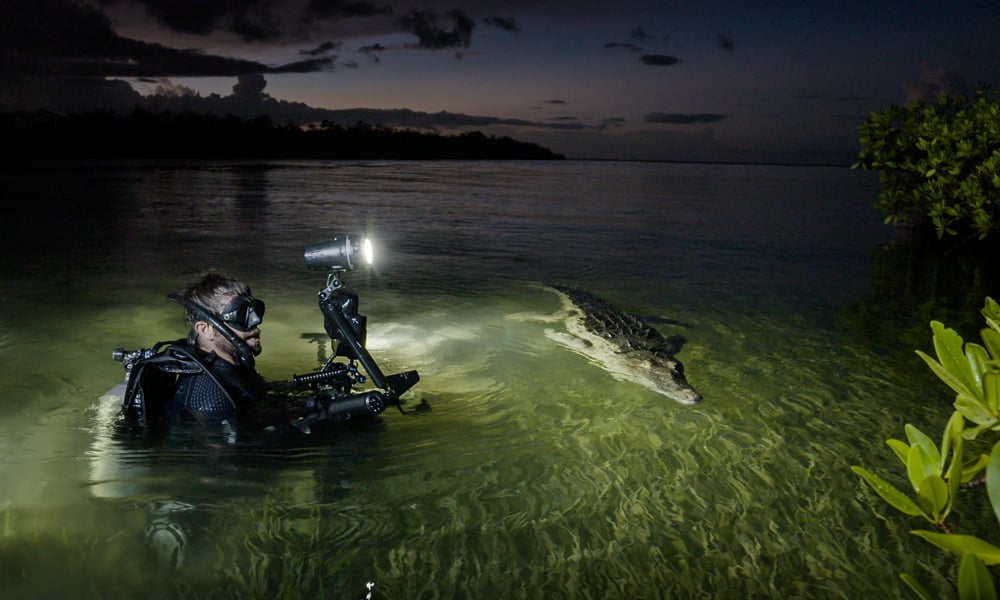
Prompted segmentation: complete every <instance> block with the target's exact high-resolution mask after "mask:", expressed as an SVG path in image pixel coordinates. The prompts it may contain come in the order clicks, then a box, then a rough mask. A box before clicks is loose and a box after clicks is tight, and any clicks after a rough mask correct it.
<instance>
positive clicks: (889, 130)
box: [852, 86, 1000, 239]
mask: <svg viewBox="0 0 1000 600" xmlns="http://www.w3.org/2000/svg"><path fill="white" fill-rule="evenodd" d="M859 141H860V145H861V149H860V152H859V154H858V160H857V162H856V163H854V165H853V166H852V168H855V169H857V168H860V169H867V170H875V171H879V174H880V175H879V179H880V182H881V191H880V194H879V197H878V200H877V202H876V207H877V208H879V209H880V210H881V211H883V212H884V213H886V215H887V216H886V223H890V224H893V225H896V224H905V223H909V222H911V221H913V220H914V219H922V218H925V217H926V219H928V220H929V222H930V224H931V225H933V227H934V229H935V230H936V231H937V235H938V237H943V236H944V235H946V234H947V235H951V236H954V235H958V234H959V233H963V234H964V233H971V234H973V235H975V236H977V237H979V239H983V238H985V237H987V235H989V233H990V232H991V231H992V230H993V228H995V227H996V226H997V222H998V218H1000V213H998V211H1000V100H998V97H997V95H996V94H995V93H991V92H990V90H989V88H988V87H986V86H980V87H979V88H977V90H976V91H975V93H974V94H973V96H972V97H971V98H969V97H968V96H949V95H941V96H939V97H938V98H937V100H936V101H935V102H933V103H925V102H920V101H917V102H913V103H911V104H910V105H908V106H906V107H899V106H891V107H889V108H888V109H886V110H883V111H880V112H875V113H872V114H871V115H870V116H869V117H868V118H867V119H865V121H864V122H863V123H862V124H861V129H860V134H859Z"/></svg>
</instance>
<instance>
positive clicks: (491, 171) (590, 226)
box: [0, 162, 998, 598]
mask: <svg viewBox="0 0 1000 600" xmlns="http://www.w3.org/2000/svg"><path fill="white" fill-rule="evenodd" d="M0 188H2V191H3V194H4V197H5V198H7V199H8V200H9V201H12V202H14V203H16V204H18V205H19V206H20V207H21V209H20V210H19V212H18V213H16V216H14V217H13V218H8V219H6V220H5V221H4V222H3V224H2V225H0V234H2V239H0V244H2V245H3V250H4V251H3V254H2V257H0V269H2V275H3V277H2V279H0V308H2V310H0V398H2V400H3V402H2V408H0V517H2V519H0V527H2V529H0V595H3V596H5V597H14V598H35V597H46V596H49V597H52V596H57V595H60V596H62V595H71V596H74V597H104V598H115V597H127V596H131V595H134V594H137V593H142V594H146V595H151V596H153V597H157V596H161V595H162V596H163V597H185V596H191V597H205V596H207V595H210V594H215V595H216V596H221V597H230V596H234V597H277V596H280V597H289V598H295V597H301V598H316V597H359V598H360V597H362V596H363V595H364V593H365V592H366V584H368V583H373V584H374V586H375V588H374V589H375V593H376V596H377V597H385V598H417V597H420V598H477V597H502V598H517V597H530V598H541V597H545V598H581V597H582V598H586V597H594V598H613V597H628V598H662V597H721V598H743V597H803V598H805V597H809V598H817V597H821V598H839V597H845V598H857V597H870V596H876V595H882V596H889V597H897V596H902V595H904V594H905V592H904V591H903V590H902V589H901V587H900V586H901V584H900V583H899V579H898V573H900V572H903V571H906V572H910V573H913V574H915V575H917V576H918V577H920V578H921V579H923V580H924V581H925V583H926V584H927V585H929V586H931V587H932V588H933V587H934V586H941V585H944V583H945V582H944V580H943V579H942V578H941V577H940V576H939V575H937V574H936V573H935V569H937V568H940V569H941V570H942V571H944V570H946V569H947V568H948V567H949V566H950V565H951V563H950V562H949V560H948V558H947V557H943V556H941V555H940V554H939V553H937V552H936V551H933V550H931V549H929V548H927V547H926V544H924V543H922V542H921V541H920V540H917V539H916V538H914V536H911V535H909V534H908V531H909V529H912V528H914V527H915V526H920V523H919V522H914V521H908V520H907V519H905V518H903V517H902V516H900V515H897V514H895V513H893V512H892V511H891V510H890V509H887V508H882V507H879V506H878V505H877V504H876V508H874V509H873V508H872V506H871V501H872V499H873V495H872V494H871V493H870V492H869V491H868V490H867V488H865V487H864V486H863V485H862V484H861V483H860V482H859V480H858V479H857V477H856V476H855V475H853V473H851V472H850V470H849V467H850V465H852V464H865V465H867V466H869V467H870V468H872V469H874V470H878V471H880V472H883V473H885V474H887V475H888V474H890V473H892V472H893V471H892V470H893V469H895V464H894V462H895V458H894V457H893V456H892V455H891V452H890V451H889V450H888V448H887V447H886V446H885V444H884V440H885V439H886V438H888V437H896V436H900V435H902V424H903V422H904V421H908V422H913V423H915V424H917V425H918V426H920V427H922V428H925V429H926V430H928V431H937V430H938V429H939V428H940V427H941V426H942V425H943V422H944V420H945V419H946V417H947V414H948V410H949V409H948V404H949V401H950V399H949V397H948V393H947V390H946V389H944V388H943V386H942V385H940V384H938V383H937V382H936V380H935V379H934V378H933V376H932V375H930V374H929V373H928V372H926V369H925V368H924V367H923V365H922V363H920V361H919V359H918V358H916V356H915V355H914V354H913V352H912V350H913V349H914V348H918V347H920V348H923V349H925V350H926V349H927V348H928V347H929V342H930V336H929V328H928V327H927V321H928V320H929V319H930V318H937V319H941V320H944V321H945V322H947V323H949V324H952V325H953V326H957V327H960V329H961V330H962V332H963V334H965V335H967V336H971V335H972V334H974V332H975V331H976V330H977V329H978V327H979V326H980V325H981V321H980V320H979V319H978V316H977V315H976V314H975V313H976V311H977V310H978V308H979V307H980V306H981V304H982V297H983V296H984V295H985V294H987V293H992V294H993V295H997V294H998V291H997V287H996V286H997V278H996V275H995V274H994V273H992V271H990V269H989V267H988V265H983V264H980V263H977V262H976V261H975V260H970V259H969V258H968V257H964V256H961V255H959V254H952V255H949V256H948V257H944V258H942V257H936V255H935V256H931V255H926V254H923V253H922V252H923V250H922V249H921V248H922V247H921V246H919V245H917V244H915V243H913V242H911V241H910V240H908V238H906V237H905V236H900V235H899V234H896V233H893V232H890V231H889V230H887V229H886V228H885V227H884V226H883V225H882V223H881V216H880V215H879V214H877V213H876V212H875V211H874V210H873V209H872V208H871V205H872V202H873V201H874V199H875V197H876V195H877V192H878V189H877V185H876V181H875V179H874V177H872V176H871V175H870V174H866V173H857V172H852V171H849V170H846V169H840V168H826V167H778V166H776V167H768V166H740V165H690V164H652V163H600V162H558V163H544V162H542V163H518V162H437V163H431V162H415V163H410V162H403V163H398V162H270V163H239V162H201V163H162V162H157V163H114V164H108V163H73V164H59V165H54V164H16V165H6V166H4V167H3V168H0ZM360 231H365V232H367V233H368V234H369V235H371V236H372V237H373V238H374V239H375V241H376V244H377V252H378V258H377V264H376V266H375V268H374V270H372V271H371V272H355V273H352V274H350V275H349V276H348V277H347V280H348V283H349V284H350V286H351V287H353V288H354V289H355V290H356V291H357V292H358V293H359V294H360V296H361V309H362V312H363V313H364V314H367V315H368V318H369V348H370V350H371V352H372V354H373V355H374V356H375V358H376V359H377V360H378V361H379V363H380V364H381V365H382V367H383V370H384V371H386V372H394V371H397V370H406V369H418V370H419V371H420V374H421V377H422V381H421V382H420V383H419V384H418V386H417V387H416V388H415V390H414V393H413V397H412V398H410V399H409V401H408V403H407V404H408V406H411V407H412V406H414V405H415V404H417V403H418V402H420V401H425V402H427V403H428V404H429V405H430V406H431V408H432V410H431V411H430V412H428V413H422V414H408V415H403V414H399V413H396V412H393V411H387V412H386V413H385V414H384V415H383V417H382V418H381V419H380V420H379V421H378V422H377V423H376V424H373V425H371V426H365V427H360V428H356V429H353V430H345V431H342V432H340V433H339V434H338V435H337V436H336V438H335V439H333V440H328V441H327V442H325V443H321V444H317V443H313V442H312V441H311V440H302V441H301V442H295V443H291V444H285V445H282V446H276V447H264V448H242V449H235V450H234V449H224V450H218V449H205V448H185V447H148V446H143V445H142V444H122V443H118V442H115V441H114V440H113V439H112V438H111V437H110V436H109V435H108V428H107V424H108V420H109V419H110V417H111V415H112V414H113V410H114V407H113V403H112V402H109V401H108V400H107V396H106V392H108V390H109V389H110V388H111V387H112V386H113V385H114V384H116V383H117V382H118V381H119V380H120V379H121V375H122V373H121V367H120V365H118V364H117V363H115V362H114V361H112V360H111V349H112V348H113V347H115V346H125V347H128V348H138V347H145V346H149V345H150V344H152V343H153V342H155V341H158V340H166V339H174V338H177V337H181V336H183V334H184V330H183V323H182V320H181V315H180V311H179V309H178V307H177V306H176V305H174V304H173V303H171V302H169V301H167V300H166V299H165V294H166V293H168V292H172V291H175V290H176V289H178V288H180V287H181V286H183V285H184V284H185V283H187V282H188V281H190V280H192V279H194V278H196V277H197V274H198V273H199V272H200V271H202V270H204V269H206V268H208V267H220V268H224V269H226V270H228V271H230V272H231V273H233V274H236V275H238V276H240V277H242V278H244V279H246V280H247V281H248V282H249V283H250V285H251V286H252V287H253V291H254V294H255V295H256V296H258V297H261V298H263V299H265V300H266V301H267V303H268V309H267V320H266V321H265V324H264V337H263V343H264V348H265V352H264V354H263V355H262V356H261V358H260V359H259V361H258V363H259V365H258V366H259V368H260V370H261V371H262V373H264V375H265V376H267V377H269V378H272V379H285V378H288V377H290V376H291V375H292V374H295V373H303V372H305V371H308V370H310V369H313V368H315V367H316V364H317V351H318V350H319V348H317V346H316V345H315V344H313V343H310V342H308V341H305V340H303V339H302V338H301V337H300V334H302V333H318V332H321V331H322V316H321V314H320V313H319V310H318V308H317V307H316V293H317V292H318V291H319V289H321V288H322V287H323V285H324V284H325V275H324V274H322V273H318V272H312V271H308V270H307V269H306V268H305V264H304V261H303V259H302V251H303V250H304V248H305V247H306V246H308V245H311V244H313V243H316V242H320V241H323V240H326V239H329V238H331V237H333V236H335V235H340V234H343V233H351V232H360ZM545 283H563V284H569V285H573V286H576V287H579V288H582V289H586V290H588V291H590V292H592V293H595V294H598V295H600V296H603V297H604V298H606V299H608V300H611V301H613V302H615V303H616V304H618V305H619V306H621V307H622V308H624V309H626V310H629V311H632V312H635V313H637V314H641V315H644V316H650V317H660V318H663V319H669V320H671V321H673V322H676V324H662V325H658V327H660V328H661V331H662V332H663V333H664V334H665V335H680V336H683V338H684V339H685V340H686V343H685V345H684V346H683V349H682V350H681V352H680V354H679V355H678V358H679V359H680V360H681V361H682V362H683V363H684V365H685V367H686V372H687V374H688V378H689V381H690V382H691V383H692V385H694V386H695V387H696V388H697V389H698V390H699V391H700V392H701V393H702V395H703V396H704V398H705V399H704V401H703V402H702V403H701V404H699V405H697V406H694V407H688V406H681V405H679V404H677V403H675V402H672V401H670V400H668V399H666V398H664V397H662V396H659V395H657V394H654V393H652V392H650V391H648V390H646V389H644V388H641V387H639V386H636V385H633V384H628V383H623V382H620V381H617V380H615V379H614V378H613V377H612V376H611V375H610V374H609V373H607V372H606V371H604V370H602V369H601V368H599V367H598V366H595V365H594V364H592V363H590V362H588V361H587V360H586V359H584V358H583V357H581V356H579V355H577V354H574V353H572V352H569V351H568V350H566V349H565V348H563V347H561V346H559V345H557V344H555V343H554V342H553V341H551V340H550V339H549V338H547V337H546V336H545V328H546V327H553V325H552V324H544V323H540V322H537V321H531V320H523V319H512V318H510V317H511V315H515V314H519V313H537V314H547V313H552V312H553V311H555V310H556V309H557V308H558V306H559V302H558V299H557V297H556V296H555V295H554V294H552V293H551V292H549V291H546V289H545V288H544V287H543V284H545ZM555 326H557V327H558V325H555ZM164 507H168V508H169V507H174V510H173V511H172V512H171V511H169V510H167V509H165V508H164ZM156 511H159V512H158V513H157V512H156ZM151 514H154V515H156V514H159V515H161V516H162V515H163V514H168V516H169V518H170V519H172V521H173V522H174V523H176V525H177V526H178V527H179V528H181V529H182V530H183V531H184V533H185V536H186V538H187V542H188V543H187V546H186V550H185V556H184V564H183V566H182V568H181V569H180V570H179V571H178V572H177V573H175V574H172V575H170V576H163V575H162V574H159V573H157V572H156V571H155V570H154V569H152V568H151V566H150V562H149V560H148V557H147V556H146V555H145V553H144V549H145V546H144V542H143V528H144V527H145V526H146V525H147V524H148V523H149V521H150V519H151V518H152V517H151Z"/></svg>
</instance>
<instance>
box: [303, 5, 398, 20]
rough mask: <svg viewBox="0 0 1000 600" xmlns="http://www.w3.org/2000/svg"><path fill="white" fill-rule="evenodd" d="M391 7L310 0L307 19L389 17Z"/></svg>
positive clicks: (307, 7)
mask: <svg viewBox="0 0 1000 600" xmlns="http://www.w3.org/2000/svg"><path fill="white" fill-rule="evenodd" d="M392 12H393V10H392V7H391V6H387V5H382V6H379V5H378V4H375V3H374V2H352V1H350V0H347V1H345V0H309V4H308V5H307V6H306V14H307V17H319V18H322V19H345V18H350V17H376V16H389V15H391V14H392Z"/></svg>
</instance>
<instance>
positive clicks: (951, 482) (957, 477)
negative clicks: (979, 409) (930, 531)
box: [942, 412, 963, 518]
mask: <svg viewBox="0 0 1000 600" xmlns="http://www.w3.org/2000/svg"><path fill="white" fill-rule="evenodd" d="M954 415H958V413H957V412H956V413H952V416H954ZM959 416H960V417H961V415H959ZM948 423H949V425H951V420H949V421H948ZM948 429H949V430H951V427H949V428H948ZM953 435H954V436H955V437H954V444H955V445H954V454H953V456H952V457H951V464H950V465H949V466H948V473H947V475H946V478H947V482H948V498H949V503H948V510H947V511H946V512H945V513H944V514H943V515H942V517H944V518H947V516H948V513H950V512H951V509H952V507H953V506H954V504H955V502H957V500H958V490H959V487H960V486H961V485H962V476H963V468H962V467H963V464H962V460H963V444H962V435H961V430H959V432H957V433H954V432H953Z"/></svg>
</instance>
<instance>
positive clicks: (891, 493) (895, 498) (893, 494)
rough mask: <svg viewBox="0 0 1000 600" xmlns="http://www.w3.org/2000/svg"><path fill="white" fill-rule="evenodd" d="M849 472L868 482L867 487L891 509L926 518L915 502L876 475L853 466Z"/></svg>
mask: <svg viewBox="0 0 1000 600" xmlns="http://www.w3.org/2000/svg"><path fill="white" fill-rule="evenodd" d="M851 470H852V471H854V472H855V473H857V474H858V475H859V476H860V477H861V478H862V479H864V480H865V481H867V482H868V485H870V486H871V487H872V489H873V490H875V493H876V494H878V495H879V496H881V497H882V499H883V500H885V501H886V502H888V503H889V504H890V505H891V506H892V507H893V508H895V509H896V510H898V511H899V512H901V513H903V514H906V515H910V516H911V517H926V516H927V515H925V514H924V512H923V511H922V510H920V507H919V506H917V504H916V502H914V501H913V500H910V499H909V498H908V497H907V496H906V495H905V494H903V492H901V491H899V489H898V488H896V487H895V486H894V485H892V484H891V483H889V482H887V481H885V480H884V479H882V478H881V477H879V476H878V475H876V474H874V473H872V472H871V471H869V470H867V469H865V468H863V467H857V466H853V467H851Z"/></svg>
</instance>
